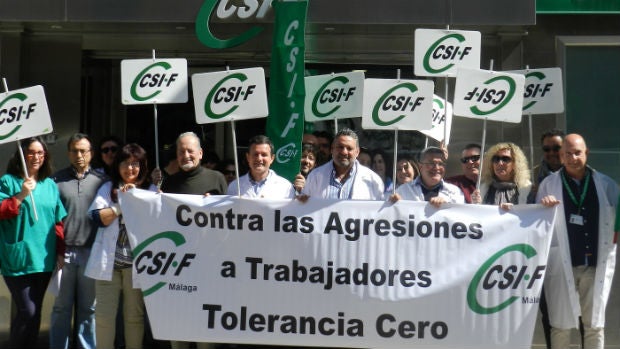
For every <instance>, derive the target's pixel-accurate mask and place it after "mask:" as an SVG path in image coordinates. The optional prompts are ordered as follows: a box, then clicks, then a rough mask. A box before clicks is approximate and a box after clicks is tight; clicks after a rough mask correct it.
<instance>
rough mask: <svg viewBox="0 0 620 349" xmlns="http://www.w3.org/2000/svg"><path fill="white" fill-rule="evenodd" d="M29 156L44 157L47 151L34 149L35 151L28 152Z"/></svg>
mask: <svg viewBox="0 0 620 349" xmlns="http://www.w3.org/2000/svg"><path fill="white" fill-rule="evenodd" d="M26 156H27V157H29V158H34V157H35V156H36V157H38V158H42V157H44V156H45V152H44V151H33V152H28V153H27V154H26Z"/></svg>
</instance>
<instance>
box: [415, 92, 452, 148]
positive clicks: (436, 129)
mask: <svg viewBox="0 0 620 349" xmlns="http://www.w3.org/2000/svg"><path fill="white" fill-rule="evenodd" d="M447 110H448V114H447V115H446V114H445V112H446V101H445V100H444V99H443V98H441V97H439V96H437V95H433V127H432V128H431V129H430V130H421V131H420V132H422V133H423V134H425V135H426V136H428V137H431V138H433V139H434V140H436V141H438V142H441V141H443V138H444V133H447V135H448V137H447V140H446V142H445V144H446V145H448V144H450V132H451V130H452V103H449V102H448V104H447ZM444 125H446V126H445V127H446V128H447V130H445V131H444Z"/></svg>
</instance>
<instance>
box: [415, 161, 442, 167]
mask: <svg viewBox="0 0 620 349" xmlns="http://www.w3.org/2000/svg"><path fill="white" fill-rule="evenodd" d="M421 164H422V165H426V166H428V167H446V163H445V162H421Z"/></svg>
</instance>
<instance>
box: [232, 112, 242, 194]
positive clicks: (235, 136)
mask: <svg viewBox="0 0 620 349" xmlns="http://www.w3.org/2000/svg"><path fill="white" fill-rule="evenodd" d="M230 129H231V132H232V141H233V144H234V146H233V155H234V158H235V175H236V176H237V195H238V196H239V197H241V182H240V181H239V160H238V158H237V130H236V129H235V120H234V119H230Z"/></svg>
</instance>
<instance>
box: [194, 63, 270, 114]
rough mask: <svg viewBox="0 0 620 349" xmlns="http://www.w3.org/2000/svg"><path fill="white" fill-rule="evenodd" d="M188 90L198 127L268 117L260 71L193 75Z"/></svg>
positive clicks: (260, 69) (253, 69) (263, 77)
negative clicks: (191, 96) (191, 94)
mask: <svg viewBox="0 0 620 349" xmlns="http://www.w3.org/2000/svg"><path fill="white" fill-rule="evenodd" d="M192 87H193V89H194V110H195V111H196V122H197V123H199V124H208V123H214V122H222V121H230V120H244V119H255V118H261V117H266V116H267V114H269V108H268V106H267V87H266V86H265V71H264V70H263V68H248V69H238V70H228V71H221V72H214V73H201V74H194V75H192Z"/></svg>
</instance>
